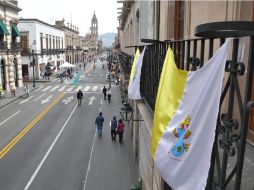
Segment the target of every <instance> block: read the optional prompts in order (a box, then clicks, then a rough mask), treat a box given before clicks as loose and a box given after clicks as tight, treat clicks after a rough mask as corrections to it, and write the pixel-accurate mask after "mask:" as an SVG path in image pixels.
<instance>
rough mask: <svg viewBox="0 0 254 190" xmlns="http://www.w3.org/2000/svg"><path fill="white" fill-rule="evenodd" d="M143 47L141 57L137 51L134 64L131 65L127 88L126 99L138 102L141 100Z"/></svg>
mask: <svg viewBox="0 0 254 190" xmlns="http://www.w3.org/2000/svg"><path fill="white" fill-rule="evenodd" d="M145 49H146V47H144V49H143V51H142V53H141V55H140V53H139V50H138V49H137V51H136V54H135V58H134V62H133V64H132V68H131V75H130V82H129V86H128V98H129V99H132V100H138V99H141V96H140V75H141V68H142V63H143V57H144V54H145Z"/></svg>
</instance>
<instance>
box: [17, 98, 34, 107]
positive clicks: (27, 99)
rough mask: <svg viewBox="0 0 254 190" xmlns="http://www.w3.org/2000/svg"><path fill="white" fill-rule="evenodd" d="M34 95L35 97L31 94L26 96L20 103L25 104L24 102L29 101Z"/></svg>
mask: <svg viewBox="0 0 254 190" xmlns="http://www.w3.org/2000/svg"><path fill="white" fill-rule="evenodd" d="M32 97H33V96H29V97H28V98H26V99H25V100H22V101H20V102H19V105H20V104H23V103H25V102H28V101H29V100H30V99H31V98H32Z"/></svg>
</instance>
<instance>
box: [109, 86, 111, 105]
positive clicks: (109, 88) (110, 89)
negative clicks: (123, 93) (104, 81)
mask: <svg viewBox="0 0 254 190" xmlns="http://www.w3.org/2000/svg"><path fill="white" fill-rule="evenodd" d="M110 100H111V89H110V88H108V103H110Z"/></svg>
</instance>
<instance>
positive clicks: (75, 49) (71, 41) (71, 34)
mask: <svg viewBox="0 0 254 190" xmlns="http://www.w3.org/2000/svg"><path fill="white" fill-rule="evenodd" d="M55 26H56V27H57V28H59V29H61V30H63V31H64V35H65V37H64V39H65V56H66V61H67V62H69V63H71V64H75V63H78V62H79V61H80V60H81V55H82V49H81V43H80V37H79V28H78V27H77V26H74V25H73V24H72V23H69V22H67V24H65V20H64V19H63V20H59V21H56V22H55Z"/></svg>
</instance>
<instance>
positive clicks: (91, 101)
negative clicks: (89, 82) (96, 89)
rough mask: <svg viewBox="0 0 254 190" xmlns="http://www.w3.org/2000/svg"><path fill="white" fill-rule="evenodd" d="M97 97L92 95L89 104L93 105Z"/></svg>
mask: <svg viewBox="0 0 254 190" xmlns="http://www.w3.org/2000/svg"><path fill="white" fill-rule="evenodd" d="M95 99H96V98H95V97H94V96H92V97H90V98H89V100H90V101H89V103H88V105H92V104H93V101H94V100H95Z"/></svg>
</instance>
